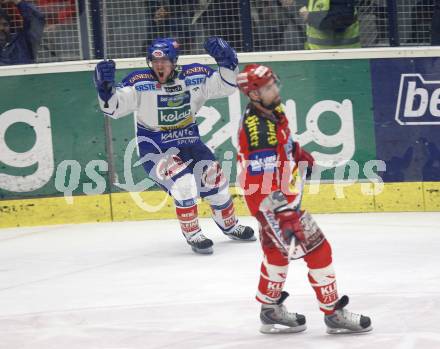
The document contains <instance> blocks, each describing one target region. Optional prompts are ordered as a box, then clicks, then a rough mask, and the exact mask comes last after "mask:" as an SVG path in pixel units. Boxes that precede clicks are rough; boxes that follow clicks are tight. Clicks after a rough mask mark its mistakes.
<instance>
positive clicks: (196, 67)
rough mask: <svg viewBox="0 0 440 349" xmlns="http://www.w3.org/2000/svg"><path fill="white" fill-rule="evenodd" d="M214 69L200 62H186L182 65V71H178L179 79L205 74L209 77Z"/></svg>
mask: <svg viewBox="0 0 440 349" xmlns="http://www.w3.org/2000/svg"><path fill="white" fill-rule="evenodd" d="M214 72H215V70H214V69H212V68H211V67H208V66H207V65H203V64H200V63H192V64H186V65H183V66H182V71H181V72H180V76H179V77H180V79H182V80H184V79H185V77H187V76H193V75H205V76H208V77H210V76H211V75H212V74H214Z"/></svg>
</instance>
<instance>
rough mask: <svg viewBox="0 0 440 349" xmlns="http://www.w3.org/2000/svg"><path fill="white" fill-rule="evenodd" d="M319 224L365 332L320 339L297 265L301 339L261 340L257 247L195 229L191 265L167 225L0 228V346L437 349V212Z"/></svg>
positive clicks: (289, 286)
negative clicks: (207, 242)
mask: <svg viewBox="0 0 440 349" xmlns="http://www.w3.org/2000/svg"><path fill="white" fill-rule="evenodd" d="M315 218H316V220H317V222H318V223H319V224H320V225H321V228H322V229H323V231H324V232H325V233H326V235H327V237H328V239H329V240H330V242H331V244H332V247H333V255H334V265H335V269H336V275H337V281H338V288H339V293H340V294H347V295H349V296H350V304H349V306H348V309H349V310H352V311H354V312H361V313H363V314H365V315H369V316H371V318H372V322H373V327H374V330H373V332H371V333H369V334H364V335H337V336H335V335H334V336H331V335H327V334H325V326H324V322H323V316H322V314H321V313H320V312H319V310H318V307H317V303H316V301H315V298H314V293H313V290H312V289H311V287H310V285H309V284H308V281H307V275H306V274H307V270H306V268H305V264H304V262H303V261H302V260H299V261H295V262H293V263H292V264H291V267H290V271H289V273H290V274H289V276H288V281H287V283H286V290H287V291H288V292H289V293H290V294H291V297H289V298H288V299H287V300H286V305H287V307H288V308H289V310H291V311H295V312H300V313H303V314H305V315H306V317H307V323H308V329H307V331H305V332H304V333H300V334H286V335H263V334H260V333H259V332H258V328H259V324H260V323H259V305H258V304H257V302H256V301H255V299H254V296H255V291H256V286H257V283H258V278H259V267H260V263H261V250H260V246H259V243H258V242H253V243H243V242H235V241H231V240H229V239H228V238H227V237H226V236H224V235H223V234H221V233H220V231H219V230H218V228H217V226H216V225H215V224H214V223H213V222H212V221H211V220H202V221H201V224H202V228H203V230H204V233H205V234H206V235H207V236H209V237H210V238H212V239H213V240H214V243H215V245H214V254H213V255H211V256H206V255H204V256H202V255H195V254H194V253H193V252H192V251H191V249H190V247H189V246H188V245H187V244H186V242H185V241H184V238H183V236H182V235H181V233H180V230H179V226H178V223H177V221H173V220H169V221H165V220H164V221H143V222H124V223H108V224H103V223H101V224H82V225H65V226H50V227H34V228H17V229H2V230H0V348H1V349H16V348H32V349H34V348H38V349H39V348H42V349H52V348H54V349H55V348H56V349H70V348H84V349H89V348H92V349H94V348H100V349H101V348H102V349H107V348H108V349H110V348H112V349H113V348H119V349H123V348H184V349H191V348H253V349H256V348H274V349H278V348H289V349H296V348H301V349H306V348H318V349H321V348H322V349H337V348H341V349H356V348H366V349H367V348H368V349H377V348H380V349H382V348H383V349H393V348H399V349H400V348H401V349H410V348H417V349H418V348H423V349H434V348H435V349H437V348H440V310H439V309H440V291H439V289H440V213H395V214H391V213H382V214H340V215H339V214H338V215H315ZM242 222H243V223H246V224H250V225H252V226H253V227H254V228H256V222H255V220H254V219H252V218H249V217H244V218H242Z"/></svg>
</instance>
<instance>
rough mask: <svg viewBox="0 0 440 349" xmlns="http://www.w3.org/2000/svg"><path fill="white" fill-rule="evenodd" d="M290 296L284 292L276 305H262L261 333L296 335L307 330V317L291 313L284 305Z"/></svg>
mask: <svg viewBox="0 0 440 349" xmlns="http://www.w3.org/2000/svg"><path fill="white" fill-rule="evenodd" d="M288 296H289V294H288V293H287V292H285V291H283V292H281V297H280V299H279V300H278V302H277V303H276V304H262V305H261V312H260V319H261V322H262V325H261V327H260V332H261V333H266V334H272V333H295V332H301V331H304V330H305V329H306V318H305V316H304V315H301V314H297V313H289V312H288V311H287V309H286V306H285V305H284V304H283V302H284V301H285V299H286V298H287V297H288Z"/></svg>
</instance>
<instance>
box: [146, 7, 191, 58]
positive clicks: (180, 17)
mask: <svg viewBox="0 0 440 349" xmlns="http://www.w3.org/2000/svg"><path fill="white" fill-rule="evenodd" d="M197 6H198V0H162V1H156V8H155V9H154V11H153V12H154V18H153V21H154V24H155V26H156V28H155V29H156V35H157V36H165V37H173V38H175V39H176V40H177V41H178V42H179V44H180V46H179V49H180V51H181V52H182V53H183V54H185V55H188V54H191V53H192V54H194V53H195V52H194V50H195V49H196V47H194V39H195V38H196V33H195V32H194V28H193V26H194V24H193V23H191V20H192V18H193V16H194V10H195V9H196V8H197Z"/></svg>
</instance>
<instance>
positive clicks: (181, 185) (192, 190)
mask: <svg viewBox="0 0 440 349" xmlns="http://www.w3.org/2000/svg"><path fill="white" fill-rule="evenodd" d="M170 195H171V196H172V197H173V199H174V200H175V201H177V202H183V201H185V200H190V199H196V198H197V186H196V182H195V180H194V177H193V175H192V174H189V173H188V174H185V175H183V176H182V177H179V178H177V179H176V180H175V181H174V183H173V185H172V186H171V189H170Z"/></svg>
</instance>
